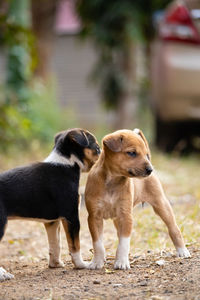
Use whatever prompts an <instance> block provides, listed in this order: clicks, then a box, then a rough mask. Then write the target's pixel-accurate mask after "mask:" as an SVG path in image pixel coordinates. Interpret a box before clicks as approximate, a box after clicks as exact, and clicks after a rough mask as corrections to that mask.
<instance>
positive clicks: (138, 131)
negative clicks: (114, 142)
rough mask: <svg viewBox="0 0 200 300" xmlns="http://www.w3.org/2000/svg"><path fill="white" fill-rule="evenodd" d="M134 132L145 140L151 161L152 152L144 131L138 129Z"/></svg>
mask: <svg viewBox="0 0 200 300" xmlns="http://www.w3.org/2000/svg"><path fill="white" fill-rule="evenodd" d="M133 132H135V133H136V134H138V135H139V136H140V137H141V138H142V139H143V141H144V143H145V146H146V148H147V151H148V155H149V159H151V152H150V148H149V144H148V142H147V140H146V138H145V136H144V134H143V132H142V130H140V129H138V128H135V129H134V130H133Z"/></svg>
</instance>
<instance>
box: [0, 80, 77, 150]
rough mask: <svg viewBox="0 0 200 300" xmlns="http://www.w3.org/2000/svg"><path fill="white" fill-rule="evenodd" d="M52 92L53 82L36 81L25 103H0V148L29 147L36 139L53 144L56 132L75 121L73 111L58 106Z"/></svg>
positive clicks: (42, 142) (72, 125)
mask: <svg viewBox="0 0 200 300" xmlns="http://www.w3.org/2000/svg"><path fill="white" fill-rule="evenodd" d="M55 94H56V93H55V89H54V84H53V83H52V82H50V83H48V84H47V86H44V85H43V84H42V83H41V82H39V81H35V82H34V83H33V84H32V93H31V97H30V98H29V101H28V105H26V107H25V106H23V108H22V107H21V106H19V105H18V106H16V105H10V104H6V105H5V103H4V104H3V105H2V107H1V109H0V152H2V151H3V152H4V151H11V152H12V151H13V149H23V150H24V149H28V148H31V147H32V144H33V143H34V142H35V141H36V140H37V141H39V142H40V143H41V144H43V145H44V144H46V145H47V144H49V143H51V144H52V142H53V137H54V135H55V133H56V132H58V131H60V130H63V129H67V128H69V127H74V126H75V124H77V120H76V119H75V117H74V114H73V112H72V111H70V110H66V111H65V110H63V109H61V108H60V107H59V106H58V103H57V102H56V100H55V99H56V96H55ZM0 97H1V93H0Z"/></svg>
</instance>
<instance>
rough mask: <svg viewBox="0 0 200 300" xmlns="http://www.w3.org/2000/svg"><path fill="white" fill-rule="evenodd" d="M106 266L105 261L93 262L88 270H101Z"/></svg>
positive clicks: (88, 266)
mask: <svg viewBox="0 0 200 300" xmlns="http://www.w3.org/2000/svg"><path fill="white" fill-rule="evenodd" d="M103 266H104V261H103V260H95V259H94V260H92V261H91V262H90V263H89V264H88V265H87V269H90V270H99V269H102V268H103Z"/></svg>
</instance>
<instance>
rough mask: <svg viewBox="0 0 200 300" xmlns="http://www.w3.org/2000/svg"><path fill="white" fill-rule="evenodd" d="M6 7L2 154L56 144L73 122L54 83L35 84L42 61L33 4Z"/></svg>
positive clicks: (24, 1)
mask: <svg viewBox="0 0 200 300" xmlns="http://www.w3.org/2000/svg"><path fill="white" fill-rule="evenodd" d="M1 2H2V1H1V0H0V8H2V6H1V4H2V3H1ZM3 4H4V5H5V4H6V6H5V7H4V10H1V9H0V27H1V29H2V30H1V37H0V41H1V43H2V44H3V45H4V48H5V53H6V56H7V65H6V81H5V84H4V85H3V86H2V87H1V90H0V150H1V151H5V150H6V151H7V150H10V151H12V150H13V149H11V148H16V147H17V148H19V147H21V148H27V147H30V146H31V145H32V142H33V143H34V141H35V140H36V139H37V140H38V139H39V140H40V141H41V142H45V143H47V142H50V141H51V142H52V137H53V136H54V134H55V132H57V130H61V129H63V128H66V127H67V126H68V125H69V126H70V125H72V123H73V116H72V117H71V118H69V116H68V115H67V116H66V114H65V112H64V113H63V112H61V111H60V109H59V108H58V106H57V103H56V102H55V99H56V97H55V90H54V86H53V84H52V82H51V83H49V82H48V81H46V82H45V84H46V86H44V85H43V83H42V82H40V81H39V80H38V79H34V80H33V71H34V69H35V67H36V65H37V62H38V61H37V58H38V57H37V53H36V49H35V46H36V40H35V37H34V36H33V33H32V28H31V16H30V13H31V7H30V0H18V1H16V0H8V1H6V2H3ZM2 11H3V13H2ZM66 119H67V122H66ZM13 146H14V147H13Z"/></svg>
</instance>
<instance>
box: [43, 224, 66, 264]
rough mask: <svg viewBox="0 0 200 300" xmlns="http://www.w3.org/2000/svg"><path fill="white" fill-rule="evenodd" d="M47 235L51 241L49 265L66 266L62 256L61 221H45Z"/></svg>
mask: <svg viewBox="0 0 200 300" xmlns="http://www.w3.org/2000/svg"><path fill="white" fill-rule="evenodd" d="M44 226H45V229H46V232H47V237H48V241H49V267H50V268H60V267H64V263H63V262H62V261H61V258H60V248H61V241H60V221H59V220H57V221H55V222H54V221H53V222H50V223H44Z"/></svg>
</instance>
